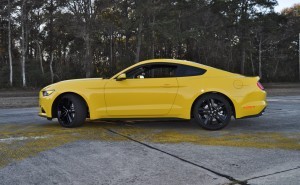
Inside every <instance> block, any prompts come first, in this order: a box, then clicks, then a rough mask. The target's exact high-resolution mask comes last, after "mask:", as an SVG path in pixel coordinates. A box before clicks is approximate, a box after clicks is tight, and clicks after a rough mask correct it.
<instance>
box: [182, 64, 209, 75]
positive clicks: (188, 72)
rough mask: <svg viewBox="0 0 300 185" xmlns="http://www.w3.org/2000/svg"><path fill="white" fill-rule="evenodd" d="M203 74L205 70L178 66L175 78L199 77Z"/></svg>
mask: <svg viewBox="0 0 300 185" xmlns="http://www.w3.org/2000/svg"><path fill="white" fill-rule="evenodd" d="M205 72H206V70H205V69H201V68H198V67H193V66H187V65H179V66H178V69H177V71H176V76H177V77H185V76H199V75H203V74H204V73H205Z"/></svg>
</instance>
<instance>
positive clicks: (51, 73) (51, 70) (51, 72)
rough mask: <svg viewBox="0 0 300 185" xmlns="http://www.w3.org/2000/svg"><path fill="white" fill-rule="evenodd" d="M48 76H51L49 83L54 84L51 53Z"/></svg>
mask: <svg viewBox="0 0 300 185" xmlns="http://www.w3.org/2000/svg"><path fill="white" fill-rule="evenodd" d="M49 67H50V75H51V83H53V82H54V73H53V52H52V53H51V59H50V66H49Z"/></svg>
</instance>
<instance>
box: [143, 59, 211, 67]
mask: <svg viewBox="0 0 300 185" xmlns="http://www.w3.org/2000/svg"><path fill="white" fill-rule="evenodd" d="M148 63H171V64H172V63H173V64H185V65H190V66H196V67H204V68H206V67H208V66H205V65H203V64H199V63H196V62H192V61H188V60H179V59H163V58H162V59H150V60H144V61H141V62H138V63H137V64H148Z"/></svg>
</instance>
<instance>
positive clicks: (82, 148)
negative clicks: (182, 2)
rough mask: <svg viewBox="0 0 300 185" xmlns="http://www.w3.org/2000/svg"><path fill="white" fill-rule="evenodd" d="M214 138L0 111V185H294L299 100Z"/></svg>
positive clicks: (169, 127) (274, 102)
mask: <svg viewBox="0 0 300 185" xmlns="http://www.w3.org/2000/svg"><path fill="white" fill-rule="evenodd" d="M268 101H269V107H268V109H267V111H266V113H265V115H263V116H262V117H259V118H251V119H245V120H235V121H232V122H231V124H230V125H229V126H228V127H226V128H225V129H224V130H221V131H215V132H210V131H205V130H202V129H201V128H199V127H198V126H197V125H195V124H193V123H190V122H178V121H176V122H173V121H172V122H167V121H161V122H150V121H143V122H134V121H127V122H104V121H99V122H90V123H86V125H84V126H83V127H81V128H77V129H65V128H62V127H60V126H59V125H58V123H57V121H52V122H49V121H47V120H45V119H43V118H39V117H38V116H37V109H36V108H22V109H0V149H1V150H0V154H1V155H0V156H1V157H0V184H295V185H296V184H299V181H300V125H299V123H300V122H299V120H300V107H299V104H300V96H278V97H270V98H268Z"/></svg>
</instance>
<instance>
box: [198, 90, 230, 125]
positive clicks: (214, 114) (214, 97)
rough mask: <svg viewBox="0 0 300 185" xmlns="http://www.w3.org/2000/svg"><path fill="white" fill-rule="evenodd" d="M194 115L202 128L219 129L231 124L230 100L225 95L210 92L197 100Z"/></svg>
mask: <svg viewBox="0 0 300 185" xmlns="http://www.w3.org/2000/svg"><path fill="white" fill-rule="evenodd" d="M193 116H194V119H195V121H196V123H197V124H199V125H200V126H201V127H202V128H204V129H207V130H219V129H222V128H224V127H225V126H227V125H228V124H229V122H230V119H231V116H232V111H231V106H230V104H229V102H228V101H227V100H226V99H225V98H224V97H223V96H221V95H218V94H208V95H204V96H203V97H201V98H199V99H198V100H197V102H196V104H195V106H194V109H193Z"/></svg>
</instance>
